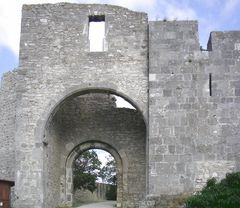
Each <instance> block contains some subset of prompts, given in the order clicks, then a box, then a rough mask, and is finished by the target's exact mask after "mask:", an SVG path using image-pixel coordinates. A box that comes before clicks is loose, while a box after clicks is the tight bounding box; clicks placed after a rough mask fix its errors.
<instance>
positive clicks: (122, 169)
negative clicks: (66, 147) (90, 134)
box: [65, 141, 128, 207]
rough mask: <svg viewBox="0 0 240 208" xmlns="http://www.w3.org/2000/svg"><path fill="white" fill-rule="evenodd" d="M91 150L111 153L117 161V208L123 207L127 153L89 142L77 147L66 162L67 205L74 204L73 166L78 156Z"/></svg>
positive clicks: (102, 144) (100, 143)
mask: <svg viewBox="0 0 240 208" xmlns="http://www.w3.org/2000/svg"><path fill="white" fill-rule="evenodd" d="M89 149H102V150H105V151H107V152H109V153H110V154H111V155H112V156H113V157H114V159H115V161H116V164H117V207H122V202H123V190H124V189H126V188H124V187H123V186H124V184H126V181H123V180H124V179H125V180H126V178H125V177H123V176H124V175H126V174H127V169H128V167H127V166H128V164H127V159H126V154H125V152H123V151H121V152H120V153H118V152H117V151H116V150H115V149H114V148H113V147H112V146H110V145H108V144H106V143H103V142H98V141H87V142H84V143H82V144H79V145H78V146H76V147H75V148H74V149H73V150H72V151H71V153H70V154H69V156H68V157H67V160H66V172H65V194H66V199H65V200H66V202H67V204H69V205H71V204H72V191H73V190H72V187H73V179H72V176H73V174H72V164H73V161H74V160H75V159H76V157H77V156H79V155H80V154H82V153H83V152H85V151H86V150H89Z"/></svg>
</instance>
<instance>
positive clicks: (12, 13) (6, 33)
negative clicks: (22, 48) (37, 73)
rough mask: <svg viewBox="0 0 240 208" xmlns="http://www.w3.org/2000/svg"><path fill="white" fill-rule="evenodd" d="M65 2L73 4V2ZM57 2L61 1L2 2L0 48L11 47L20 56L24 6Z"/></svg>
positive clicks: (67, 0) (11, 0)
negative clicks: (22, 9)
mask: <svg viewBox="0 0 240 208" xmlns="http://www.w3.org/2000/svg"><path fill="white" fill-rule="evenodd" d="M61 1H62V0H61ZM65 1H66V2H73V0H65ZM56 2H59V0H17V1H16V0H7V1H0V46H1V45H3V46H6V47H9V48H10V49H11V50H12V51H13V52H14V53H15V55H17V56H18V51H19V39H20V25H21V8H22V5H23V4H40V3H56ZM62 2H63V1H62Z"/></svg>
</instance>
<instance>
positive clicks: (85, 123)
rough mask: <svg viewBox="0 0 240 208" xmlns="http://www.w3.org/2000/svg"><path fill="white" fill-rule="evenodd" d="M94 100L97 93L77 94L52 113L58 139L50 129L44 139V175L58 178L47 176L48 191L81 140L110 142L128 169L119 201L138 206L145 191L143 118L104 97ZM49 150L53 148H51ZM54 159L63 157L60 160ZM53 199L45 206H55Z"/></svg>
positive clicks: (127, 205)
mask: <svg viewBox="0 0 240 208" xmlns="http://www.w3.org/2000/svg"><path fill="white" fill-rule="evenodd" d="M100 95H101V96H103V97H104V98H105V100H106V98H108V96H105V95H103V94H100ZM108 99H109V98H108ZM97 100H99V95H98V94H95V96H88V95H87V96H79V97H76V98H74V99H72V100H69V101H66V102H65V103H64V104H63V105H62V106H61V108H60V109H59V111H58V112H57V113H56V115H55V116H54V118H53V121H52V125H54V123H55V122H57V123H58V125H59V132H58V134H59V136H57V137H58V138H57V140H52V138H54V137H56V136H55V135H54V131H51V130H50V129H49V133H48V135H49V138H47V140H48V141H49V144H48V146H47V147H46V148H47V150H46V151H47V154H48V155H49V156H48V159H47V160H48V163H49V165H50V166H49V167H48V170H49V171H50V172H49V174H48V175H46V176H45V177H46V178H48V177H51V176H55V178H58V179H57V180H55V182H53V180H52V179H49V180H50V181H52V184H47V187H46V188H47V193H53V192H54V190H55V187H56V186H57V185H60V183H59V181H60V176H59V175H58V173H61V174H63V176H62V178H63V177H64V175H65V169H66V160H67V157H68V155H69V154H70V153H71V152H72V151H73V149H74V148H75V147H76V146H78V145H80V144H82V143H84V142H87V141H92V142H93V143H94V141H97V142H103V143H106V144H108V145H110V146H111V147H112V148H114V149H115V150H116V151H117V152H118V153H119V155H120V157H124V158H122V159H123V160H125V161H124V163H125V164H127V168H126V169H125V170H124V175H123V177H124V187H123V189H124V191H123V201H122V202H121V203H123V207H124V208H125V207H137V206H138V203H139V201H140V200H141V199H142V198H144V196H145V191H146V190H145V187H146V169H145V167H146V129H145V124H144V121H143V119H142V116H141V114H139V112H137V111H136V110H133V109H124V108H115V107H114V106H113V105H112V103H111V102H102V101H103V99H100V102H97ZM107 104H108V105H107ZM109 104H110V105H109ZM107 106H108V107H107ZM59 122H60V123H59ZM50 131H51V132H52V133H50ZM59 144H60V145H59ZM55 147H60V149H61V150H60V152H59V151H55ZM52 149H54V151H51V150H52ZM51 155H52V156H51ZM54 158H62V159H63V161H61V162H60V161H58V160H55V159H54ZM55 162H57V164H55ZM62 171H63V172H62ZM56 173H57V174H56ZM121 177H122V176H121ZM59 194H60V192H59ZM47 195H48V194H47ZM52 202H53V203H52V204H51V203H49V204H48V207H55V206H56V205H57V204H58V203H59V200H58V201H54V200H52Z"/></svg>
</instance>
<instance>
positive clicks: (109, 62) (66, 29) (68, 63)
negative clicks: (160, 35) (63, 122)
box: [15, 3, 148, 208]
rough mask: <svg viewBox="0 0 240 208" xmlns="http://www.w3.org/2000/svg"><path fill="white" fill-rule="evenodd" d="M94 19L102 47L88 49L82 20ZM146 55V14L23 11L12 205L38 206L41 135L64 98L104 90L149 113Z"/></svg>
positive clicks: (51, 8) (96, 8)
mask: <svg viewBox="0 0 240 208" xmlns="http://www.w3.org/2000/svg"><path fill="white" fill-rule="evenodd" d="M98 14H99V15H105V22H106V38H105V39H106V43H107V45H108V50H107V51H106V52H89V40H88V25H89V17H88V16H89V15H98ZM147 51H148V49H147V15H146V14H144V13H138V12H132V11H130V10H128V9H124V8H121V7H116V6H108V5H81V4H67V3H66V4H54V5H52V4H45V5H24V6H23V12H22V27H21V41H20V66H19V69H18V73H19V81H18V89H19V91H20V92H21V93H20V95H19V98H20V100H19V102H18V109H17V118H16V123H17V129H16V138H15V139H16V148H17V149H18V155H19V158H23V157H24V158H25V159H22V160H21V161H20V160H19V159H18V158H16V164H17V165H16V169H17V170H19V175H18V177H19V178H18V179H17V180H18V181H19V184H18V186H16V194H17V197H18V199H17V200H16V206H17V207H35V208H40V207H42V206H43V200H44V199H43V187H42V185H41V184H42V181H43V175H44V173H43V168H42V167H43V165H44V164H43V163H44V161H43V152H44V146H43V143H42V141H43V140H44V138H43V137H44V134H43V132H44V128H45V124H46V123H47V120H48V118H49V117H51V116H52V114H54V112H53V111H54V110H53V109H55V107H56V106H57V104H58V103H60V101H61V100H63V99H64V98H66V97H67V96H68V95H72V94H74V93H75V92H81V90H86V89H89V88H94V89H105V90H106V89H108V90H109V89H110V90H112V91H114V92H119V93H120V94H122V95H126V97H128V98H131V100H132V101H133V102H134V103H137V104H138V106H139V109H141V111H142V112H143V114H144V115H145V116H147V85H148V82H147ZM23 166H24V167H25V168H21V167H23ZM25 180H28V181H31V183H30V184H28V185H24V181H25Z"/></svg>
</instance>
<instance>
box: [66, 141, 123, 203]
mask: <svg viewBox="0 0 240 208" xmlns="http://www.w3.org/2000/svg"><path fill="white" fill-rule="evenodd" d="M100 154H102V157H104V155H105V156H107V157H108V160H107V158H103V159H99V158H98V157H99V155H100ZM90 159H92V160H90ZM98 161H99V162H102V163H103V164H101V165H99V163H98ZM81 162H83V163H84V164H83V165H80V171H78V170H79V169H77V171H75V168H76V166H79V164H80V163H81ZM86 164H88V166H87V167H85V165H86ZM124 166H126V164H124V162H123V160H122V158H121V157H120V155H119V154H118V153H117V151H116V150H115V149H114V148H113V147H111V146H110V145H108V144H104V143H102V142H96V141H89V142H86V143H84V144H80V145H79V146H77V147H76V148H74V150H73V152H72V153H71V154H70V155H69V157H68V160H67V164H66V167H67V172H68V173H69V174H68V173H67V174H66V176H67V177H66V185H67V187H71V189H69V190H66V191H67V193H66V194H67V195H69V197H68V198H72V201H73V204H74V205H78V204H80V203H89V202H96V201H106V200H112V201H113V200H114V201H116V202H115V203H114V204H116V207H121V204H122V200H123V199H122V196H123V177H122V176H123V169H124ZM106 167H107V168H108V169H107V170H106ZM112 167H114V170H110V169H111V168H112ZM109 168H110V169H109ZM125 168H126V167H125ZM82 169H84V171H82ZM107 171H110V172H107ZM79 172H80V174H79ZM71 173H72V174H71ZM82 173H83V174H84V173H85V176H87V180H83V179H84V176H83V175H82ZM89 173H90V174H89ZM110 174H111V175H110ZM79 175H80V177H82V176H83V177H82V178H80V177H79ZM89 175H90V177H89ZM79 179H80V180H79ZM91 179H92V180H95V185H96V186H95V187H93V183H92V182H93V181H92V180H91ZM75 183H76V184H75ZM80 186H82V187H83V188H82V190H79V189H78V188H79V187H80ZM113 191H116V192H115V193H113ZM114 194H115V196H114ZM69 204H71V202H70V203H69Z"/></svg>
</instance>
